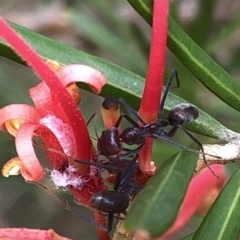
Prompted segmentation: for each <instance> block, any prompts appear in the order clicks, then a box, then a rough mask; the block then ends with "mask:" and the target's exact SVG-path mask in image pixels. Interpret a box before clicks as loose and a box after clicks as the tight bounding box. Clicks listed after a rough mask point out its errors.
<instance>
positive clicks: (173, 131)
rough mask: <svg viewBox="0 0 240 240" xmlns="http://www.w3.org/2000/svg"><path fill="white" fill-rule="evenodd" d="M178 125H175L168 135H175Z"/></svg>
mask: <svg viewBox="0 0 240 240" xmlns="http://www.w3.org/2000/svg"><path fill="white" fill-rule="evenodd" d="M177 129H178V127H176V126H174V127H172V129H171V130H170V131H169V132H168V133H167V136H168V137H173V136H174V135H175V133H176V131H177Z"/></svg>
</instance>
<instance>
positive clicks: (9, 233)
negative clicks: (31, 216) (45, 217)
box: [0, 228, 70, 240]
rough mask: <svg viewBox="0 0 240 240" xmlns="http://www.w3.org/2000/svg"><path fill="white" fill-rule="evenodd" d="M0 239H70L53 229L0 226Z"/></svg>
mask: <svg viewBox="0 0 240 240" xmlns="http://www.w3.org/2000/svg"><path fill="white" fill-rule="evenodd" d="M0 239H6V240H7V239H8V240H70V239H69V238H65V237H62V236H60V235H58V234H57V233H56V232H55V231H54V230H52V229H49V230H40V229H29V228H2V229H0Z"/></svg>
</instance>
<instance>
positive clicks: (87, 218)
mask: <svg viewBox="0 0 240 240" xmlns="http://www.w3.org/2000/svg"><path fill="white" fill-rule="evenodd" d="M27 182H28V183H33V184H35V185H37V186H39V187H41V188H43V189H44V190H45V191H46V192H47V193H48V194H49V195H50V196H51V197H52V198H53V199H54V200H55V201H57V203H58V204H59V205H61V206H62V207H64V208H65V209H66V210H68V211H69V212H72V213H74V214H76V215H78V216H79V217H81V218H82V219H84V220H86V221H87V222H89V223H91V224H93V225H94V226H95V227H97V228H99V229H101V230H103V231H105V232H107V231H108V229H107V228H105V227H104V226H102V225H101V224H99V223H97V222H96V221H94V220H92V219H91V218H89V217H87V216H85V215H84V214H82V213H81V212H80V211H78V210H77V209H74V208H72V207H71V206H69V205H68V203H67V202H66V204H65V203H63V202H62V201H61V200H60V199H59V198H58V197H57V196H56V195H55V194H54V193H52V192H51V191H50V189H49V188H48V187H46V186H44V185H43V184H41V183H38V182H34V181H27Z"/></svg>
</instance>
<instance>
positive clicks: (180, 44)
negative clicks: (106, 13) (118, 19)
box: [128, 0, 240, 111]
mask: <svg viewBox="0 0 240 240" xmlns="http://www.w3.org/2000/svg"><path fill="white" fill-rule="evenodd" d="M128 2H129V3H130V4H131V5H132V6H133V7H134V8H135V10H136V11H137V12H138V13H139V14H140V15H141V16H142V17H143V18H144V19H145V20H146V21H147V22H148V23H149V24H151V23H152V3H153V1H152V0H128ZM168 48H169V49H170V50H171V51H172V52H173V54H174V55H175V56H176V57H177V58H178V59H179V60H180V61H181V62H182V63H183V65H185V66H186V67H187V68H188V69H189V71H190V72H192V73H193V74H194V75H195V76H196V77H197V78H198V79H199V80H200V81H201V83H202V84H204V85H205V86H206V87H207V88H208V89H209V90H210V91H211V92H212V93H214V94H215V95H216V96H217V97H219V98H220V99H222V100H223V101H224V102H225V103H227V104H228V105H229V106H231V107H232V108H234V109H236V110H237V111H240V83H239V82H238V81H236V80H235V79H234V78H233V77H232V76H230V75H229V74H228V73H227V72H226V71H225V70H224V69H223V68H222V67H220V66H219V64H218V63H216V62H215V61H214V60H213V59H212V58H211V57H210V56H209V55H208V54H207V53H206V52H205V51H204V50H203V49H201V48H200V47H199V46H198V45H197V44H196V43H195V42H194V41H193V40H192V39H191V38H190V37H189V36H188V35H187V34H186V33H185V32H184V31H183V30H182V29H181V27H180V26H179V25H178V24H177V23H176V22H175V21H174V20H173V19H172V18H171V17H170V16H169V29H168Z"/></svg>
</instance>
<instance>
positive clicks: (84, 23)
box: [70, 11, 147, 73]
mask: <svg viewBox="0 0 240 240" xmlns="http://www.w3.org/2000/svg"><path fill="white" fill-rule="evenodd" d="M70 16H71V17H70V19H71V20H72V21H73V23H74V25H76V26H77V27H78V29H79V31H80V32H83V34H84V36H85V37H87V38H88V39H89V40H90V41H91V42H93V43H94V44H95V45H96V46H99V47H101V48H102V50H103V51H106V52H108V53H112V54H113V55H115V56H117V57H118V59H120V60H121V61H122V62H123V63H124V64H125V66H134V68H135V69H137V71H138V72H142V73H144V72H145V71H146V69H147V62H146V60H145V59H144V58H143V56H142V55H141V54H140V53H139V51H138V49H137V48H136V47H135V45H131V43H126V42H125V41H124V40H123V39H122V38H120V37H119V36H118V35H117V33H116V32H113V31H110V29H108V28H107V27H106V26H104V25H102V24H101V23H99V22H98V21H96V20H94V19H92V18H90V17H88V16H86V15H80V14H78V12H75V11H71V15H70ZM129 53H131V54H129ZM136 59H138V60H137V61H136Z"/></svg>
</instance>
